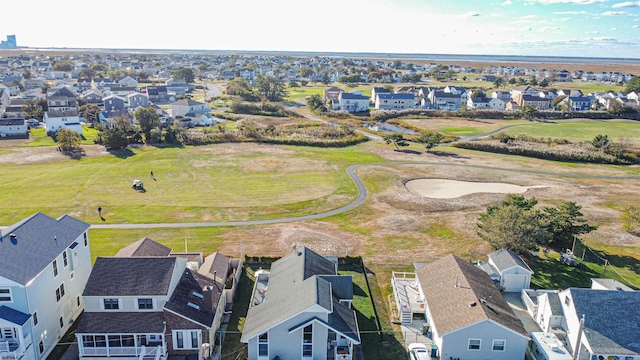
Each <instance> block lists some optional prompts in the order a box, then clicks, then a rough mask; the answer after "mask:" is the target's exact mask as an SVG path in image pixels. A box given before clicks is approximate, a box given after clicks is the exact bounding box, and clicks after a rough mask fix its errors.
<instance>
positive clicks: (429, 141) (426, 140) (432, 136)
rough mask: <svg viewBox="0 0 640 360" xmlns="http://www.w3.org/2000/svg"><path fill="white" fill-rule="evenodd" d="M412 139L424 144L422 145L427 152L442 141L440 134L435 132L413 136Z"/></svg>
mask: <svg viewBox="0 0 640 360" xmlns="http://www.w3.org/2000/svg"><path fill="white" fill-rule="evenodd" d="M413 141H415V142H417V143H418V144H422V145H424V147H425V148H426V149H427V152H429V151H430V150H431V149H432V148H434V147H436V146H438V144H440V142H441V141H442V134H440V133H436V132H432V133H428V134H423V135H422V136H420V137H417V138H415V139H414V140H413Z"/></svg>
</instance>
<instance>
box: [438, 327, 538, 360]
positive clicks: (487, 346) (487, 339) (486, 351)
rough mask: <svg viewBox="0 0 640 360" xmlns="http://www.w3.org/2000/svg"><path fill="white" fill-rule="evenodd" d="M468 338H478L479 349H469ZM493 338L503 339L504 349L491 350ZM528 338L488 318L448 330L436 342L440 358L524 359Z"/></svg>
mask: <svg viewBox="0 0 640 360" xmlns="http://www.w3.org/2000/svg"><path fill="white" fill-rule="evenodd" d="M469 339H479V340H480V341H481V343H480V350H469V349H468V344H469ZM493 340H505V341H506V345H505V350H504V351H493V350H492V347H493ZM527 342H528V339H527V338H525V337H524V336H522V335H519V334H516V333H514V332H513V331H511V330H508V329H506V328H504V327H502V326H500V325H497V324H495V323H493V322H491V321H489V320H484V321H481V322H479V323H476V324H473V325H470V326H468V327H465V328H462V329H459V330H456V331H452V332H449V333H447V334H444V335H443V336H442V341H441V343H440V344H438V346H439V348H440V358H441V359H448V358H449V357H452V358H454V359H457V358H460V359H465V360H483V359H491V360H517V359H524V355H525V351H526V347H527Z"/></svg>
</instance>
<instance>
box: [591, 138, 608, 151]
mask: <svg viewBox="0 0 640 360" xmlns="http://www.w3.org/2000/svg"><path fill="white" fill-rule="evenodd" d="M591 145H593V147H595V148H596V149H600V150H602V151H605V150H607V147H608V146H609V136H607V135H602V134H598V135H596V137H594V138H593V140H591Z"/></svg>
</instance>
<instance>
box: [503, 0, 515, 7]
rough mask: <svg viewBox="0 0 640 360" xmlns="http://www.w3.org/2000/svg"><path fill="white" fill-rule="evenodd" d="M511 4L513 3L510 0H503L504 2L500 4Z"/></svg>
mask: <svg viewBox="0 0 640 360" xmlns="http://www.w3.org/2000/svg"><path fill="white" fill-rule="evenodd" d="M511 4H513V3H512V2H511V0H507V1H505V2H503V3H502V6H509V5H511Z"/></svg>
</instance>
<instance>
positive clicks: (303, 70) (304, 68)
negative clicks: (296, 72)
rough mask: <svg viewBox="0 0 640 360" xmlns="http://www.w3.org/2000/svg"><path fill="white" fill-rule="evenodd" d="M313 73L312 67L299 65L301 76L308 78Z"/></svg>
mask: <svg viewBox="0 0 640 360" xmlns="http://www.w3.org/2000/svg"><path fill="white" fill-rule="evenodd" d="M311 75H313V69H311V67H310V66H301V67H300V76H302V77H303V78H309V76H311Z"/></svg>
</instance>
